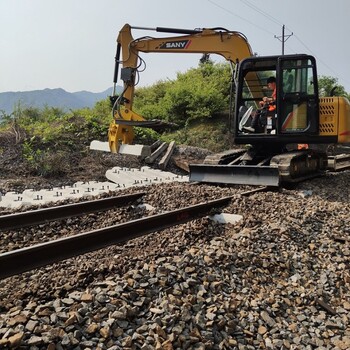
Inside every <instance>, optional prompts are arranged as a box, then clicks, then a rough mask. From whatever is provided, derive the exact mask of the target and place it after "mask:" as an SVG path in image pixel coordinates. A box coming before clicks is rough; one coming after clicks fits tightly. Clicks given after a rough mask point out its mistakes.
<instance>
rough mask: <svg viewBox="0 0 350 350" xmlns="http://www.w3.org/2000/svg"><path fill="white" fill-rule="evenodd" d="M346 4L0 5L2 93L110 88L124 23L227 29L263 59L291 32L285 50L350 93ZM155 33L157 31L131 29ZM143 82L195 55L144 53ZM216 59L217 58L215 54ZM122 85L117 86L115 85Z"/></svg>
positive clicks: (190, 63) (1, 1) (344, 0)
mask: <svg viewBox="0 0 350 350" xmlns="http://www.w3.org/2000/svg"><path fill="white" fill-rule="evenodd" d="M349 13H350V1H349V0H333V1H329V0H317V1H314V0H293V1H288V0H264V1H262V0H234V1H232V0H176V1H170V0H147V1H146V0H132V1H129V0H127V1H121V0H0V47H1V54H0V92H5V91H27V90H38V89H44V88H63V89H65V90H67V91H69V92H76V91H81V90H88V91H92V92H101V91H104V90H105V89H107V88H109V87H111V86H112V84H113V82H112V80H113V70H114V56H115V49H116V38H117V35H118V32H119V30H120V29H121V28H122V26H123V25H124V24H125V23H129V24H130V25H132V26H142V27H173V28H186V29H193V28H205V27H207V28H210V27H225V28H227V29H230V30H236V31H240V32H242V33H244V34H245V35H246V36H247V38H248V40H249V42H250V44H251V47H252V49H253V51H254V52H256V53H258V54H259V55H260V56H263V55H271V54H280V53H281V47H282V44H281V42H280V41H279V40H278V39H277V38H275V36H277V37H279V36H281V34H282V25H283V24H285V26H286V34H291V33H292V32H293V35H292V36H291V37H290V38H289V39H288V40H287V41H286V43H285V53H287V54H288V53H308V54H312V55H314V56H315V57H316V59H317V62H318V73H319V75H326V76H332V77H335V78H337V79H338V82H339V83H340V84H341V85H343V86H344V87H345V89H346V91H347V92H350V67H349V62H350V45H349V44H348V37H349V34H350V21H349ZM143 35H152V36H159V35H158V33H155V32H144V31H136V32H133V36H134V37H135V38H137V37H140V36H143ZM142 57H143V58H144V59H145V61H146V64H147V68H146V71H145V72H143V73H141V75H140V85H142V86H147V85H151V84H152V83H154V82H156V81H158V80H164V79H174V78H175V77H176V73H177V72H185V71H186V70H187V69H189V68H191V67H197V65H198V60H199V58H200V55H193V54H189V55H181V54H143V56H142ZM213 58H214V57H213ZM119 84H120V85H122V82H119Z"/></svg>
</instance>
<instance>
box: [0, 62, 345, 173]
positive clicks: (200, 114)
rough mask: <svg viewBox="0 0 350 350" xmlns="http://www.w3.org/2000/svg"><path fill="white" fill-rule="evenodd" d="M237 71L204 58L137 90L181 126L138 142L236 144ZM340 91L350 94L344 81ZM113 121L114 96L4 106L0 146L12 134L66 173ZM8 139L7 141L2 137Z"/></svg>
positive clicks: (157, 112)
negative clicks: (90, 104)
mask: <svg viewBox="0 0 350 350" xmlns="http://www.w3.org/2000/svg"><path fill="white" fill-rule="evenodd" d="M230 80H231V71H230V66H229V64H227V63H220V64H214V63H213V62H211V61H210V60H209V61H208V60H207V61H203V62H200V63H199V66H198V68H193V69H190V70H188V71H187V72H185V73H179V74H178V75H177V79H175V80H171V81H159V82H157V83H156V84H154V85H152V86H150V87H145V88H139V89H137V91H136V94H135V101H134V110H135V111H136V112H137V113H139V114H141V115H143V116H144V117H145V118H146V119H160V120H163V121H167V122H171V123H176V124H177V125H178V128H177V129H176V130H167V131H165V132H163V133H162V134H158V133H156V132H155V131H153V130H150V129H144V128H135V129H136V130H135V131H136V140H135V141H136V142H137V143H145V144H150V143H152V142H154V141H155V140H156V139H161V140H164V141H172V140H175V141H176V142H177V143H178V144H187V145H191V146H199V147H205V148H208V149H210V150H212V151H214V152H217V151H221V150H224V149H228V148H230V147H231V146H233V140H232V136H231V134H230V133H229V131H228V112H227V110H228V107H229V95H230V94H229V91H230ZM335 85H337V80H336V79H334V78H331V77H320V79H319V87H320V91H321V92H322V93H323V94H325V95H327V94H330V92H331V89H332V88H333V87H334V86H335ZM336 94H337V95H341V96H346V97H349V94H347V93H346V92H345V90H344V88H343V87H342V86H339V88H338V89H337V90H336ZM110 122H111V106H110V101H109V100H108V99H106V100H103V101H100V102H98V103H96V105H95V106H94V108H92V109H89V108H85V109H79V110H71V111H69V112H64V111H63V110H61V109H59V108H53V107H45V108H43V109H38V108H22V107H21V106H20V105H17V106H16V108H15V109H14V112H13V113H12V114H11V115H6V114H5V113H4V112H3V113H2V115H1V112H0V136H1V135H6V137H5V138H3V140H5V141H2V140H1V139H0V152H3V150H4V147H6V145H7V144H8V143H9V142H8V140H9V139H11V140H12V141H13V143H14V144H15V145H16V146H18V147H20V150H21V158H22V159H23V160H25V161H26V162H27V164H28V165H29V167H30V169H31V171H32V172H33V173H34V174H39V175H43V176H57V175H61V174H64V172H65V169H66V168H67V164H70V166H74V164H78V162H79V159H81V157H82V156H83V155H86V154H87V153H88V146H89V144H90V142H91V141H92V140H94V139H97V140H106V141H107V132H108V127H109V124H110ZM1 141H2V142H1Z"/></svg>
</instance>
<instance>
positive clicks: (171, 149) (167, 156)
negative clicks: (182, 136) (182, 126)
mask: <svg viewBox="0 0 350 350" xmlns="http://www.w3.org/2000/svg"><path fill="white" fill-rule="evenodd" d="M174 149H175V141H171V142H170V144H169V146H168V149H167V151H166V152H165V154H164V156H163V157H162V159H161V160H160V162H159V168H160V169H162V170H164V169H165V168H166V167H167V165H168V163H169V160H170V158H171V156H172V154H173V152H174Z"/></svg>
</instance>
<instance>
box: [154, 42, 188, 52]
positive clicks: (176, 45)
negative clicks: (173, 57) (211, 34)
mask: <svg viewBox="0 0 350 350" xmlns="http://www.w3.org/2000/svg"><path fill="white" fill-rule="evenodd" d="M190 43H191V40H178V41H166V42H164V43H162V44H160V45H159V46H158V49H159V50H162V49H165V50H167V49H168V50H169V49H187V48H188V46H189V45H190Z"/></svg>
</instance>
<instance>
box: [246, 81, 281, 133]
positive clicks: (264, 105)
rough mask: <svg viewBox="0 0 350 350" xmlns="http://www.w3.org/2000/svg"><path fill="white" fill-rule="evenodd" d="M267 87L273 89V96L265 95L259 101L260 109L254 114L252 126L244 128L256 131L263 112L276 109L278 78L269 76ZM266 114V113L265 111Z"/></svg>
mask: <svg viewBox="0 0 350 350" xmlns="http://www.w3.org/2000/svg"><path fill="white" fill-rule="evenodd" d="M266 83H267V87H268V89H269V90H272V94H271V97H267V96H265V97H263V99H262V100H261V101H259V106H260V109H258V110H257V111H256V113H255V115H254V116H253V119H252V122H251V126H245V127H243V130H245V131H248V132H255V131H256V130H257V129H258V127H259V118H260V117H261V115H262V114H263V112H266V111H267V112H268V113H270V112H274V111H275V110H276V104H275V101H276V78H275V77H269V78H268V79H267V81H266ZM265 114H266V113H265Z"/></svg>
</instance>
